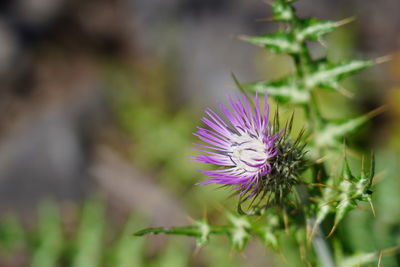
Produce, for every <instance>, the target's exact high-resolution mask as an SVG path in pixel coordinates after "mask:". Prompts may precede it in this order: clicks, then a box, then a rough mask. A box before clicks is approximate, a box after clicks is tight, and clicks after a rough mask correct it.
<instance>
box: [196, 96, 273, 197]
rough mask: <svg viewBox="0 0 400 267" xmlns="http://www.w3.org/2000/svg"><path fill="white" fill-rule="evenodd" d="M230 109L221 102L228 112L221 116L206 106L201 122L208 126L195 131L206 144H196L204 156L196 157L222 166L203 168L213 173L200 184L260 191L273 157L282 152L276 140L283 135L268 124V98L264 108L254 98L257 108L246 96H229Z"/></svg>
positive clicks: (202, 161)
mask: <svg viewBox="0 0 400 267" xmlns="http://www.w3.org/2000/svg"><path fill="white" fill-rule="evenodd" d="M228 100H229V102H230V105H231V107H232V109H231V111H229V110H228V108H227V107H226V106H224V105H223V104H221V103H219V106H220V108H221V110H222V112H223V114H224V115H225V119H222V118H221V117H220V116H219V115H217V114H216V113H215V112H214V111H213V110H211V109H207V110H206V114H207V116H208V117H203V118H202V121H203V122H204V123H205V124H206V125H207V126H208V127H209V129H205V128H201V127H198V131H197V132H196V133H195V134H194V135H196V136H197V137H198V138H200V139H201V140H202V141H204V142H205V143H207V145H203V144H195V145H197V146H198V147H199V148H195V149H196V150H198V151H200V152H202V153H203V155H199V156H196V157H195V159H196V161H197V162H201V163H210V164H214V165H218V166H221V167H222V168H219V169H217V170H209V171H204V170H203V171H201V172H202V173H204V174H206V175H208V176H210V179H208V180H207V181H205V182H202V183H199V184H210V183H215V184H221V185H232V186H235V187H234V188H235V189H237V190H239V191H240V194H241V195H242V194H244V193H247V192H250V196H251V195H254V194H255V193H257V192H259V189H260V187H261V186H263V185H264V184H265V183H264V182H263V177H265V176H266V175H268V174H269V173H271V171H272V168H273V164H272V160H273V159H274V157H276V156H277V155H278V153H279V150H278V148H277V146H276V142H277V140H278V139H279V136H280V134H279V133H277V134H273V133H272V131H271V127H270V125H269V123H268V116H269V105H268V102H267V97H265V101H264V107H263V110H262V109H261V107H260V105H259V101H258V96H257V95H256V96H255V97H254V107H253V106H252V105H251V104H250V103H249V100H248V99H247V98H246V96H245V95H239V96H237V97H236V99H232V98H231V97H228Z"/></svg>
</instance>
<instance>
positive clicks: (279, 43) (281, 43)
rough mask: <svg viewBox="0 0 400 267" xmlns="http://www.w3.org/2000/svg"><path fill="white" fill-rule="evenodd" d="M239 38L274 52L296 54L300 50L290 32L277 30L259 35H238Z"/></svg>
mask: <svg viewBox="0 0 400 267" xmlns="http://www.w3.org/2000/svg"><path fill="white" fill-rule="evenodd" d="M239 39H241V40H244V41H247V42H249V43H252V44H255V45H259V46H262V47H266V48H269V49H271V51H272V52H273V53H275V54H281V53H287V54H297V53H299V52H300V50H301V47H300V44H299V43H298V42H297V41H296V40H295V38H294V36H293V34H291V33H290V32H277V33H272V34H266V35H259V36H246V35H240V36H239Z"/></svg>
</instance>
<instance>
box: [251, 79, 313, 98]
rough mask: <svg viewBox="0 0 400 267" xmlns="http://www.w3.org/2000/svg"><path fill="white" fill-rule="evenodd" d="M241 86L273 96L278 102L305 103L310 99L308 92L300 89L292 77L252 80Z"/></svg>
mask: <svg viewBox="0 0 400 267" xmlns="http://www.w3.org/2000/svg"><path fill="white" fill-rule="evenodd" d="M243 88H244V89H246V90H248V91H250V92H252V93H258V94H261V95H264V94H265V93H268V96H271V97H273V98H274V99H275V100H276V101H277V102H279V103H280V104H287V103H292V104H305V103H308V101H309V100H310V92H309V91H306V90H304V89H302V88H301V87H300V86H299V83H297V82H296V81H295V79H293V78H286V79H283V80H280V81H275V82H266V81H260V82H254V83H248V84H245V85H243Z"/></svg>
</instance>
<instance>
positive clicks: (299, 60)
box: [291, 17, 335, 267]
mask: <svg viewBox="0 0 400 267" xmlns="http://www.w3.org/2000/svg"><path fill="white" fill-rule="evenodd" d="M300 25H301V19H300V18H298V17H295V18H294V19H293V22H292V23H291V27H292V31H293V33H294V35H295V36H296V32H297V31H298V30H299V28H300ZM299 45H300V52H299V53H298V54H293V55H292V57H293V59H294V63H295V66H296V73H297V78H298V79H299V82H301V83H302V85H303V87H304V90H309V91H311V89H313V88H307V87H306V82H305V79H306V77H307V76H308V75H309V74H310V72H311V70H312V65H313V60H312V58H311V55H310V52H309V50H308V47H307V44H306V43H305V42H304V41H302V42H301V43H300V44H299ZM304 110H305V114H306V116H307V119H308V121H309V129H310V130H311V131H313V132H315V131H316V129H317V128H319V127H320V126H321V123H322V116H321V112H320V110H319V107H318V103H317V101H316V98H315V95H314V94H313V93H311V101H310V102H309V103H308V105H304ZM320 168H322V171H323V173H325V168H324V166H323V165H322V166H320ZM315 175H318V174H315ZM299 195H300V196H301V199H302V202H303V204H305V206H307V202H308V192H307V190H306V188H300V189H299ZM308 204H309V203H308ZM306 223H309V226H310V229H313V227H314V225H315V223H316V219H315V217H312V218H311V219H310V220H309V221H308V222H306ZM312 243H313V246H314V250H315V254H316V255H317V258H318V260H319V262H320V263H321V266H324V267H335V263H334V260H333V257H332V253H331V250H330V247H329V245H328V242H327V240H326V239H325V236H324V234H323V231H322V229H321V228H320V226H319V225H318V226H317V229H316V233H315V235H314V236H313V240H312Z"/></svg>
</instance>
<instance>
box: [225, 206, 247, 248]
mask: <svg viewBox="0 0 400 267" xmlns="http://www.w3.org/2000/svg"><path fill="white" fill-rule="evenodd" d="M228 219H229V222H230V223H231V224H232V228H231V229H230V231H229V237H230V240H231V242H232V245H233V247H234V248H235V249H237V250H242V249H243V248H244V247H245V246H246V244H247V241H248V240H249V238H250V234H249V232H248V231H249V229H250V228H251V225H250V222H249V221H248V219H247V218H246V217H244V216H239V215H235V214H232V213H230V214H228Z"/></svg>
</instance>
